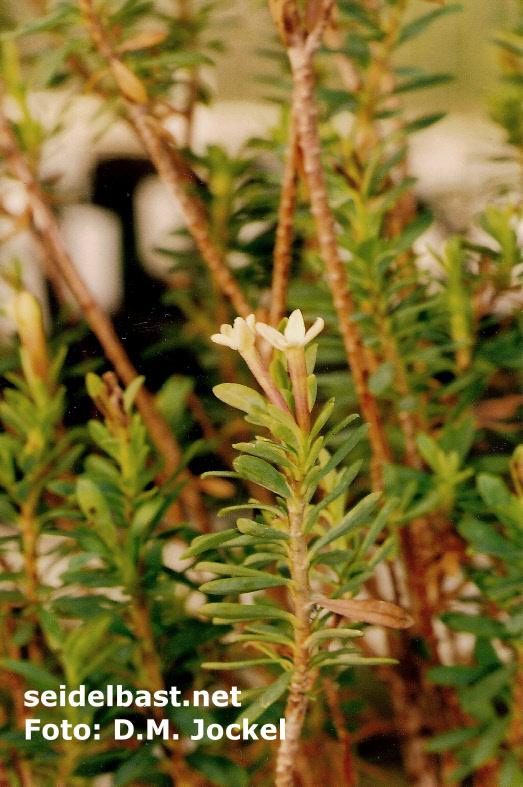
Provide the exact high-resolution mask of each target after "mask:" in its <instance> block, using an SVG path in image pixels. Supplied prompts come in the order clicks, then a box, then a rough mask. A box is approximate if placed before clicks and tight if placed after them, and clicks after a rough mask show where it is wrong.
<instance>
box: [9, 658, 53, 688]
mask: <svg viewBox="0 0 523 787" xmlns="http://www.w3.org/2000/svg"><path fill="white" fill-rule="evenodd" d="M0 667H2V669H5V670H7V671H8V672H14V673H15V675H21V676H22V677H23V678H25V679H26V680H28V681H29V682H30V683H31V684H32V685H33V686H35V687H36V688H37V689H38V691H45V690H46V689H53V690H54V691H57V690H58V688H59V687H60V684H61V683H62V682H63V680H61V679H60V678H57V677H56V676H55V675H53V674H52V673H51V672H49V671H48V670H46V669H44V667H38V666H37V665H36V664H31V662H29V661H16V660H15V659H0Z"/></svg>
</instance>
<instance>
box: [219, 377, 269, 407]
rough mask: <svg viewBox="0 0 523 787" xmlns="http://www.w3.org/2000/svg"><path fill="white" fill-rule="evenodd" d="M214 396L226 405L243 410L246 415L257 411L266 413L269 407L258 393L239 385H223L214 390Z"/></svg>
mask: <svg viewBox="0 0 523 787" xmlns="http://www.w3.org/2000/svg"><path fill="white" fill-rule="evenodd" d="M212 390H213V393H214V395H215V396H216V397H217V398H218V399H220V400H221V401H222V402H225V404H228V405H230V406H231V407H236V408H237V409H238V410H243V411H244V412H245V413H252V412H257V411H260V410H261V411H263V412H265V411H266V410H267V405H266V402H265V399H264V398H263V396H261V394H259V393H258V392H257V391H253V390H252V388H248V387H247V386H246V385H239V384H238V383H221V384H220V385H215V386H214V388H213V389H212Z"/></svg>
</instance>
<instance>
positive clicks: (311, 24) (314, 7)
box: [305, 0, 323, 33]
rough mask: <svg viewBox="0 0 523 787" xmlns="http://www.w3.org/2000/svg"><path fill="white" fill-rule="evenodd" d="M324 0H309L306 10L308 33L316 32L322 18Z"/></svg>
mask: <svg viewBox="0 0 523 787" xmlns="http://www.w3.org/2000/svg"><path fill="white" fill-rule="evenodd" d="M322 9H323V0H307V7H306V10H305V26H306V27H307V30H308V32H309V33H310V31H311V30H314V28H315V27H316V25H317V24H318V22H319V21H320V19H321V17H322Z"/></svg>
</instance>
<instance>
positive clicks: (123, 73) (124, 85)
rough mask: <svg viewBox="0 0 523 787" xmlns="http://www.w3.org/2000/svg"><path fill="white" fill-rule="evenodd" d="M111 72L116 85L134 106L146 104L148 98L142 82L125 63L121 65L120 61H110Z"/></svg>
mask: <svg viewBox="0 0 523 787" xmlns="http://www.w3.org/2000/svg"><path fill="white" fill-rule="evenodd" d="M111 71H112V74H113V76H114V78H115V79H116V84H117V85H118V87H119V88H120V90H121V91H122V93H123V95H124V96H125V97H126V98H128V99H129V100H130V101H134V102H135V103H136V104H146V103H147V101H148V96H147V91H146V89H145V87H144V84H143V82H141V81H140V80H139V79H138V77H137V76H136V74H133V72H132V71H131V69H130V68H128V67H127V66H126V65H125V63H122V61H121V60H116V59H114V60H112V61H111Z"/></svg>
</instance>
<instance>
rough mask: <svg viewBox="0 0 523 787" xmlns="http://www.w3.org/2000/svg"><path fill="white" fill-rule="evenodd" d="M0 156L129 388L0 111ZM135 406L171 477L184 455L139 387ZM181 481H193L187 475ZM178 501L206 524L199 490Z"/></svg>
mask: <svg viewBox="0 0 523 787" xmlns="http://www.w3.org/2000/svg"><path fill="white" fill-rule="evenodd" d="M0 151H1V152H2V153H3V155H4V156H5V158H6V161H7V163H8V165H9V168H10V169H11V172H12V173H13V175H14V176H15V177H16V178H17V179H18V180H19V181H20V182H21V183H22V184H23V185H24V187H25V190H26V193H27V198H28V202H29V208H30V211H31V217H32V221H33V224H34V228H35V231H36V232H37V234H38V236H39V237H40V239H41V240H42V243H43V244H44V246H45V249H46V251H47V255H48V262H49V263H50V264H51V265H53V266H54V267H55V268H56V269H57V270H58V271H59V273H60V275H61V276H62V278H63V279H64V281H65V282H66V284H67V286H68V287H69V289H70V290H71V292H72V294H73V295H74V297H75V298H76V300H77V301H78V304H79V306H80V308H81V310H82V312H83V314H84V317H85V319H86V320H87V322H88V324H89V325H90V327H91V330H92V331H93V333H94V334H95V336H96V337H97V339H98V341H99V342H100V344H101V346H102V349H103V351H104V353H105V355H106V357H107V360H108V361H109V362H110V363H111V364H112V365H113V366H114V369H115V370H116V373H117V374H118V376H119V378H120V379H121V380H122V382H123V383H124V385H126V386H127V385H130V383H132V381H133V380H134V379H135V378H136V377H137V376H138V373H137V371H136V369H135V368H134V366H133V365H132V363H131V361H130V360H129V357H128V355H127V353H126V352H125V350H124V348H123V346H122V343H121V342H120V339H119V337H118V335H117V334H116V332H115V330H114V327H113V324H112V322H111V320H110V319H109V317H108V316H107V314H106V313H105V312H104V311H103V309H101V308H100V306H99V305H98V304H97V303H96V301H95V300H94V298H93V296H92V294H91V292H90V291H89V289H88V287H87V286H86V284H85V282H84V280H83V279H82V277H81V276H80V274H79V273H78V271H77V269H76V267H75V264H74V262H73V260H72V259H71V257H70V255H69V252H68V251H67V248H66V246H65V243H64V240H63V238H62V235H61V233H60V228H59V226H58V222H57V220H56V217H55V216H54V213H53V211H52V210H51V208H50V206H49V204H48V201H47V198H46V196H45V194H44V193H43V191H42V189H41V187H40V185H39V183H38V182H37V180H36V178H35V176H34V173H33V172H32V170H31V167H30V166H29V164H28V162H27V161H26V159H25V157H24V154H23V153H22V151H21V149H20V147H19V145H18V141H17V139H16V137H15V135H14V133H13V130H12V128H11V126H10V124H9V122H8V121H7V119H6V117H5V115H4V113H3V110H2V109H1V107H0ZM136 406H137V408H138V410H139V411H140V414H141V416H142V418H143V420H144V422H145V424H146V426H147V428H148V430H149V433H150V435H151V438H152V440H153V442H154V444H155V445H156V447H157V449H158V451H159V452H160V453H161V454H162V455H163V457H164V458H165V472H166V473H167V474H168V475H170V474H171V473H172V472H173V471H174V470H176V468H177V467H178V465H179V464H180V462H181V459H182V452H181V450H180V448H179V446H178V444H177V442H176V440H175V438H174V436H173V435H172V433H171V431H170V429H169V427H168V426H167V424H166V422H165V421H164V419H163V417H162V416H161V415H160V413H159V412H158V411H157V410H156V407H155V404H154V398H153V396H152V395H151V394H150V393H149V391H147V390H146V389H145V388H143V387H142V388H141V389H140V391H139V392H138V394H137V396H136ZM183 478H184V479H185V480H190V479H192V476H191V475H190V473H188V472H187V471H186V472H185V473H184V474H183ZM182 499H183V502H184V503H185V504H186V507H187V509H188V511H190V512H191V513H192V515H193V516H194V517H195V518H196V520H197V521H199V522H200V524H203V522H204V510H203V507H202V504H201V501H200V496H199V493H198V491H197V490H196V489H195V488H194V485H192V484H188V485H187V486H186V487H185V488H184V489H183V490H182Z"/></svg>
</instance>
